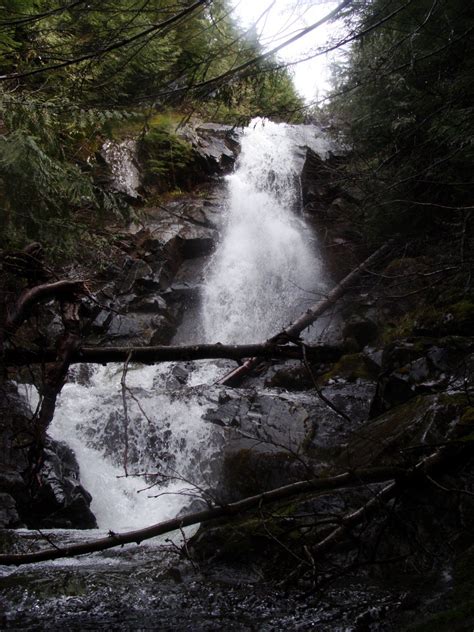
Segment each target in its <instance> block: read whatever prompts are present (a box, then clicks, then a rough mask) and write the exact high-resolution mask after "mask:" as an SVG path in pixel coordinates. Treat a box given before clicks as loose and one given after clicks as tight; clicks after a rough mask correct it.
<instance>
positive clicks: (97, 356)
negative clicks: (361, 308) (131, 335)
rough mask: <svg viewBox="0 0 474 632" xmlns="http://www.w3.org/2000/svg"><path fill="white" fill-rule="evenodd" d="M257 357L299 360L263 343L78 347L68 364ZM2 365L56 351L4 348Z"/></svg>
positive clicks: (331, 355) (322, 352)
mask: <svg viewBox="0 0 474 632" xmlns="http://www.w3.org/2000/svg"><path fill="white" fill-rule="evenodd" d="M305 353H306V356H307V357H308V358H309V359H311V360H314V361H318V360H319V361H320V362H334V361H337V360H338V359H339V358H340V357H341V354H342V351H341V349H340V348H339V347H337V346H331V345H318V346H313V347H307V348H306V350H305ZM254 355H259V356H260V357H262V358H302V357H303V353H302V350H301V349H300V348H299V347H297V346H288V345H281V344H276V343H264V344H253V345H222V344H220V343H217V344H205V345H187V346H152V347H79V348H77V349H74V350H72V351H71V353H70V355H69V363H70V364H77V363H80V362H87V363H92V364H107V363H109V362H126V361H127V360H128V359H129V361H130V362H139V363H141V364H156V363H158V362H175V361H188V360H205V359H211V358H227V359H230V360H240V359H241V358H248V357H249V356H254ZM3 357H4V362H5V365H6V366H24V365H27V364H35V363H48V362H56V361H57V360H58V350H57V349H55V348H47V349H38V350H37V351H33V350H30V349H5V350H4V356H3Z"/></svg>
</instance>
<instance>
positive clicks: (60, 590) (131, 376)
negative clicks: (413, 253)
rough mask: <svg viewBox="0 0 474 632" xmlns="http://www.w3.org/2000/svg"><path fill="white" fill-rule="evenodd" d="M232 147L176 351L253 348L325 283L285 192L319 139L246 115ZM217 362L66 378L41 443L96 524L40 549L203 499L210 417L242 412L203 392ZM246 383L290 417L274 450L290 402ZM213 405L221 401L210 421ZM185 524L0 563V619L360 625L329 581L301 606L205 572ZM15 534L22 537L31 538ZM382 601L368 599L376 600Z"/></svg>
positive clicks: (363, 604) (220, 395)
mask: <svg viewBox="0 0 474 632" xmlns="http://www.w3.org/2000/svg"><path fill="white" fill-rule="evenodd" d="M240 144H241V153H240V156H239V159H238V161H237V165H236V168H235V171H234V173H233V174H231V175H230V176H227V177H226V179H225V182H223V185H222V186H224V187H225V188H226V195H225V203H224V205H223V208H222V214H223V217H224V221H223V230H222V235H221V239H220V242H219V244H218V245H217V248H216V250H215V252H214V253H213V255H212V256H211V257H210V259H209V260H208V261H207V263H206V268H205V271H204V278H205V280H204V284H203V287H202V291H201V296H200V300H199V303H198V305H197V306H196V308H195V309H192V310H189V316H187V317H186V316H185V318H184V321H183V324H182V326H181V328H180V330H179V331H178V333H177V334H176V336H175V340H176V341H178V342H179V343H180V344H185V343H189V342H191V343H195V342H197V341H201V342H213V343H215V342H221V343H247V342H259V341H263V340H265V339H266V338H267V337H269V336H270V335H272V334H274V333H276V332H278V331H279V330H280V329H281V328H282V327H283V326H284V325H286V324H288V322H289V321H291V320H292V318H294V317H295V316H296V315H297V314H300V313H301V312H302V311H304V309H305V308H306V307H307V306H308V305H310V304H311V303H313V302H314V300H315V298H314V297H315V296H317V295H318V292H324V290H325V288H326V287H327V281H326V279H325V278H324V273H323V267H322V263H321V260H320V255H319V252H318V247H317V237H316V236H315V235H314V234H313V233H312V232H311V230H310V229H309V228H308V227H307V226H306V224H305V221H304V216H303V214H302V209H301V192H300V187H299V175H300V173H301V168H302V164H303V161H304V155H305V151H306V147H307V146H310V147H311V148H312V149H313V150H314V151H318V152H319V154H320V155H322V156H323V157H324V156H325V155H326V153H327V151H328V144H327V141H326V140H325V139H324V138H323V137H322V135H321V134H317V130H316V128H314V127H312V126H289V125H283V124H275V123H271V122H265V121H254V122H253V123H252V124H251V125H250V126H249V127H248V128H246V129H245V130H243V132H242V133H241V136H240ZM318 332H319V330H316V329H315V330H313V331H312V332H311V334H310V335H311V336H312V337H313V338H315V337H317V335H318ZM233 366H235V364H234V363H232V362H228V361H216V362H211V361H200V362H192V363H191V362H188V363H184V365H180V364H176V363H166V364H161V365H157V366H136V365H134V366H130V367H128V369H127V371H126V372H125V371H124V367H123V366H122V365H108V366H105V367H98V368H94V369H93V370H90V369H89V370H88V371H86V372H84V371H83V370H81V369H80V368H79V367H76V368H75V369H74V370H73V371H71V376H70V380H69V381H68V383H67V384H66V385H65V386H64V388H63V390H62V394H61V398H60V401H59V404H58V407H57V411H56V415H55V418H54V421H53V424H52V426H51V428H50V435H51V436H52V437H53V438H55V439H57V440H59V441H66V442H67V443H68V445H69V446H70V447H71V448H72V449H73V450H74V452H75V454H76V457H77V460H78V462H79V465H80V471H81V482H82V484H83V486H84V487H85V488H86V489H87V490H88V491H89V492H90V494H91V495H92V498H93V500H92V504H91V509H92V511H93V513H94V515H95V516H96V518H97V522H98V525H99V529H98V530H88V531H81V532H79V531H74V530H69V531H68V530H57V529H56V530H48V531H46V532H44V533H42V536H41V537H45V538H46V539H47V543H46V545H47V546H50V545H51V544H52V545H53V546H62V545H65V544H67V543H68V542H73V541H77V540H83V539H93V538H95V537H98V536H99V535H100V534H104V533H106V532H107V530H109V529H110V530H114V531H124V530H127V529H133V528H139V527H143V526H146V525H149V524H152V523H156V522H160V521H162V520H166V519H169V518H172V517H174V516H176V515H178V514H179V513H180V512H186V511H192V510H195V509H196V508H201V507H203V506H205V500H209V499H212V498H214V497H215V495H216V494H217V496H218V495H219V492H218V491H216V486H217V487H218V486H219V479H220V477H221V461H222V453H223V452H224V451H225V450H226V449H227V443H228V440H229V435H228V432H229V430H228V427H226V424H225V423H224V422H222V423H212V421H214V422H216V419H218V420H221V419H223V418H224V417H225V415H226V414H228V407H229V401H230V403H231V404H232V405H233V406H234V409H236V408H238V407H240V409H244V413H245V416H246V419H247V420H250V421H251V418H252V415H256V412H255V410H254V409H252V404H247V400H246V399H245V398H246V397H247V391H246V389H226V388H224V387H219V386H215V382H216V380H217V379H218V378H219V377H221V376H222V375H223V374H225V373H226V371H228V370H229V369H230V368H232V367H233ZM84 373H87V374H86V375H85V376H84ZM261 390H262V392H260V391H259V392H258V393H257V395H255V393H253V394H252V397H253V398H254V399H255V397H257V396H261V399H260V400H258V406H257V408H258V411H257V412H258V414H263V413H262V410H264V409H265V406H267V408H268V409H269V410H270V411H271V410H274V409H275V407H277V408H278V407H280V408H279V410H280V409H281V411H283V412H281V413H280V414H281V415H289V416H290V417H289V418H288V419H287V420H286V421H287V423H288V424H289V428H290V429H289V430H288V431H287V434H288V436H289V437H290V435H291V437H290V439H289V441H296V440H297V438H295V437H299V435H298V433H301V432H302V430H301V429H300V428H299V427H297V425H298V423H300V421H299V419H298V418H297V415H298V414H299V412H298V410H299V409H298V406H301V401H303V400H302V399H301V398H302V397H303V396H302V395H299V394H293V395H291V394H285V393H282V392H280V391H278V390H277V389H273V390H272V389H263V383H262V385H261ZM263 391H264V392H263ZM262 393H263V394H262ZM30 395H31V398H32V399H34V394H31V391H30ZM124 396H125V399H126V407H127V413H126V415H125V414H124ZM305 397H307V395H306V396H305ZM298 398H300V399H299V400H298ZM252 401H254V400H252ZM242 402H243V403H242ZM262 402H264V403H262ZM220 406H227V408H226V409H225V411H226V412H225V413H222V414H221V413H220V410H221V409H220ZM240 409H239V410H240ZM292 411H296V412H295V413H294V414H295V415H296V416H295V417H294V419H292V418H291V414H293V413H292ZM268 414H270V413H268ZM272 414H273V413H272ZM302 418H303V417H302ZM285 419H286V417H285ZM258 423H259V424H260V423H261V418H260V421H259V422H258ZM301 423H303V422H301ZM292 424H294V425H295V429H294V432H293V430H292V429H291V426H292ZM230 425H232V424H230ZM282 436H283V433H282ZM282 440H283V439H282ZM258 442H261V438H260V437H259V438H258V441H257V443H258ZM272 449H273V448H272ZM203 498H204V500H203ZM195 530H196V528H195V527H193V528H189V529H187V530H186V533H178V534H176V535H175V536H173V537H172V538H171V539H170V536H168V537H162V538H155V539H154V540H152V541H148V542H144V543H142V544H141V546H139V547H137V546H136V545H127V546H124V547H122V548H120V549H117V550H115V549H114V550H110V551H107V552H104V553H96V554H93V555H89V556H86V557H82V558H79V559H71V560H58V561H55V562H49V563H42V564H40V565H36V566H34V565H28V566H25V567H21V568H20V569H18V570H14V569H12V568H6V567H4V568H3V570H2V592H3V597H1V598H0V599H1V600H0V606H3V610H4V614H3V615H2V616H1V617H0V624H1V625H2V627H3V628H8V629H22V630H43V629H45V628H48V629H51V630H56V629H58V630H59V629H63V630H80V629H105V630H109V629H110V630H223V629H228V630H266V631H270V630H284V629H285V630H308V629H320V630H322V629H324V630H355V629H362V628H357V627H355V624H354V622H355V621H356V619H357V617H359V616H360V613H361V612H362V613H363V612H366V611H367V612H368V611H370V608H371V607H372V604H373V602H372V600H373V595H372V596H369V593H368V591H367V590H366V587H364V586H361V585H357V584H355V585H352V586H348V585H346V587H345V588H340V587H339V588H338V587H337V585H335V586H334V587H331V588H330V589H328V590H327V591H326V592H325V595H324V598H323V597H322V596H321V595H313V596H312V597H308V596H307V595H306V596H304V595H303V594H297V593H294V594H291V595H287V594H286V593H284V592H283V591H282V590H280V589H276V588H274V587H272V586H269V585H268V584H266V583H264V582H263V580H262V577H261V575H260V572H259V570H258V568H254V567H245V566H244V565H241V566H237V567H234V568H229V567H225V566H218V567H217V568H215V569H214V570H211V571H207V574H206V573H203V572H201V570H200V569H199V568H198V567H196V566H194V565H193V564H192V563H190V562H188V561H186V560H183V559H182V557H180V556H178V555H177V550H178V549H177V547H178V545H179V544H182V541H183V538H185V539H186V538H187V537H189V535H190V534H192V533H193V532H194V531H195ZM20 533H21V535H22V536H23V538H24V540H25V542H28V541H31V542H33V541H35V540H38V538H39V534H38V533H37V532H27V531H24V530H23V531H21V532H20ZM48 543H49V544H48ZM389 604H390V600H389V599H388V598H387V597H386V596H385V595H380V597H379V602H378V605H379V607H388V605H389ZM2 617H3V618H2ZM364 629H365V628H364Z"/></svg>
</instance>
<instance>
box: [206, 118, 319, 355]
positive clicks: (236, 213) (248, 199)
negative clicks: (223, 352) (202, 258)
mask: <svg viewBox="0 0 474 632" xmlns="http://www.w3.org/2000/svg"><path fill="white" fill-rule="evenodd" d="M294 129H295V127H294V126H290V125H283V124H276V123H272V122H270V121H261V120H256V121H255V122H254V123H253V124H252V125H251V126H250V127H248V128H247V129H246V130H245V131H244V133H243V136H242V140H241V147H242V150H241V154H240V156H239V160H238V163H237V168H236V170H235V173H234V174H232V175H231V176H229V177H228V188H229V200H228V219H227V226H226V229H225V234H224V237H223V239H222V242H221V244H220V245H219V247H218V249H217V252H216V253H215V257H214V259H213V261H212V264H211V267H210V270H209V273H208V277H207V282H206V284H205V288H204V296H203V321H204V330H205V336H206V339H207V340H208V341H209V342H217V341H219V342H222V343H241V344H243V343H250V342H259V341H263V340H265V339H266V338H267V337H268V336H270V335H271V334H272V333H276V332H278V331H279V330H280V329H281V328H282V327H283V326H284V325H286V324H288V321H289V320H290V319H291V317H292V316H295V315H296V314H298V313H299V312H300V311H301V309H302V305H303V303H304V301H305V300H307V299H308V292H309V291H310V290H315V289H317V288H319V289H320V288H321V265H320V261H319V259H318V258H317V257H316V254H315V249H314V247H312V245H311V244H310V241H309V237H310V236H309V234H308V231H307V229H306V228H305V225H304V222H303V220H302V218H301V216H300V214H298V211H299V210H300V209H299V208H298V206H299V203H300V192H299V172H300V171H301V164H300V163H299V160H298V154H297V152H296V149H297V146H296V143H295V137H294V134H293V131H294ZM313 129H314V128H313ZM300 135H301V134H300ZM298 140H300V138H298Z"/></svg>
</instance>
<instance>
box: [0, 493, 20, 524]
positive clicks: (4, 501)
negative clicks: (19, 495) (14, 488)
mask: <svg viewBox="0 0 474 632" xmlns="http://www.w3.org/2000/svg"><path fill="white" fill-rule="evenodd" d="M21 526H24V525H23V523H22V521H21V520H20V516H19V515H18V511H17V507H16V502H15V500H14V498H13V497H12V496H10V494H5V493H0V529H14V528H16V527H21Z"/></svg>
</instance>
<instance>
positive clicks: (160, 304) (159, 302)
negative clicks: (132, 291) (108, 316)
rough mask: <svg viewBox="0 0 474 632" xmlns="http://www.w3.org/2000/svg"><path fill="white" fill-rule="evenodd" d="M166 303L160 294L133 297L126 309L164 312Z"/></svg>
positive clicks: (166, 306)
mask: <svg viewBox="0 0 474 632" xmlns="http://www.w3.org/2000/svg"><path fill="white" fill-rule="evenodd" d="M167 308H168V305H167V303H166V301H165V299H164V298H163V297H162V296H146V297H144V298H143V297H134V298H133V299H132V301H130V303H129V305H128V309H129V310H130V311H134V312H145V313H159V312H166V310H167Z"/></svg>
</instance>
